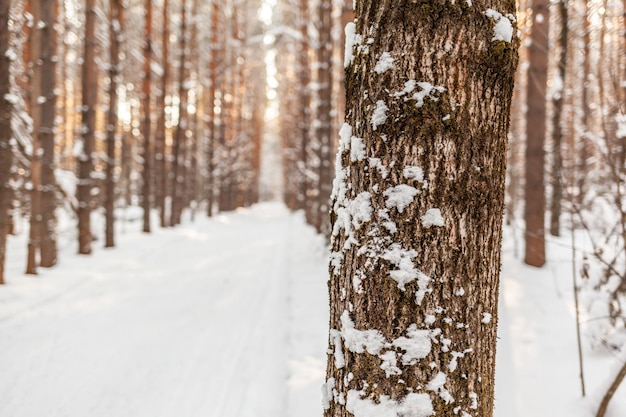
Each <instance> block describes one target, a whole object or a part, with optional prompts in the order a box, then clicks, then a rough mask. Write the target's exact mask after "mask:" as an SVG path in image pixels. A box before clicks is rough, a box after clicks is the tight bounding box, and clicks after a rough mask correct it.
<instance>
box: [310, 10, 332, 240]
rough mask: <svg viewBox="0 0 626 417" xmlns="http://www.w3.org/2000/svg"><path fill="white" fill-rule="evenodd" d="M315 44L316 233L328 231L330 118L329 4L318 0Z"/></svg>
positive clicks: (330, 23)
mask: <svg viewBox="0 0 626 417" xmlns="http://www.w3.org/2000/svg"><path fill="white" fill-rule="evenodd" d="M318 12H319V14H318V19H319V20H318V28H319V31H318V33H319V45H318V49H317V60H318V62H317V68H318V72H317V74H318V75H317V84H318V92H319V96H318V105H317V112H316V116H317V120H316V124H317V129H316V132H315V138H316V140H317V141H319V147H318V159H319V166H318V183H317V193H318V194H317V204H316V206H317V213H315V216H314V219H315V224H314V226H315V229H316V230H317V232H318V233H324V234H327V232H328V204H329V201H328V200H329V198H330V192H331V185H332V163H331V150H332V148H333V145H332V141H331V130H332V117H331V110H332V106H331V98H332V82H333V80H332V60H333V50H332V36H331V32H332V1H331V0H321V1H320V4H319V10H318Z"/></svg>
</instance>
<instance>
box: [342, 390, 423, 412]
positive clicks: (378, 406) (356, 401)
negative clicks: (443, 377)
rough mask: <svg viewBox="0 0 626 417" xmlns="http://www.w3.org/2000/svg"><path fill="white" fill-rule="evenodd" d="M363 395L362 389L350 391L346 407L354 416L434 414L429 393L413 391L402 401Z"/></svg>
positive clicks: (382, 396)
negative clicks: (364, 396) (363, 396)
mask: <svg viewBox="0 0 626 417" xmlns="http://www.w3.org/2000/svg"><path fill="white" fill-rule="evenodd" d="M362 395H363V392H362V391H357V390H350V391H348V398H347V401H346V408H347V410H348V411H349V412H350V413H352V414H353V415H354V417H429V416H432V415H433V414H434V411H433V404H432V401H431V399H430V396H429V395H428V394H417V393H411V394H409V395H407V396H406V397H404V398H403V399H402V400H401V401H400V402H398V401H395V400H392V399H390V398H389V397H388V396H386V395H381V396H380V399H379V402H378V403H376V402H374V401H373V400H372V399H370V398H362Z"/></svg>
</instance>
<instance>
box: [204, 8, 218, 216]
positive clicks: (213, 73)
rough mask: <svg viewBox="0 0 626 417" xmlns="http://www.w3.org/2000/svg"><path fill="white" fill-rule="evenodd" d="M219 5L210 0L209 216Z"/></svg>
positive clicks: (212, 199) (212, 191)
mask: <svg viewBox="0 0 626 417" xmlns="http://www.w3.org/2000/svg"><path fill="white" fill-rule="evenodd" d="M219 10H220V8H219V5H218V1H217V0H212V2H211V23H212V25H211V43H210V46H211V54H210V62H209V74H208V78H209V92H208V94H207V105H206V107H207V109H206V111H207V119H206V123H207V130H208V136H209V137H208V143H207V155H206V164H207V167H206V168H207V185H206V189H207V215H208V216H209V217H211V216H212V215H213V210H214V205H215V145H216V143H217V137H216V136H217V135H216V134H217V129H216V117H215V98H216V97H215V96H216V92H217V81H218V74H217V70H218V66H217V64H218V62H217V60H218V50H219V46H218V43H219V26H218V24H219Z"/></svg>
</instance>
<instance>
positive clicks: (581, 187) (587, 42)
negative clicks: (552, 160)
mask: <svg viewBox="0 0 626 417" xmlns="http://www.w3.org/2000/svg"><path fill="white" fill-rule="evenodd" d="M589 1H590V0H584V3H585V8H584V16H583V56H584V61H583V85H582V120H581V122H582V126H581V127H580V134H579V137H578V155H577V162H578V163H577V164H576V175H575V178H576V187H577V188H578V190H577V193H578V194H577V195H576V201H575V202H576V203H577V204H579V205H581V204H583V202H584V200H585V194H586V193H587V190H586V187H587V174H588V173H587V158H588V157H589V149H588V148H589V143H588V142H589V136H590V135H591V126H590V125H591V100H590V97H589V96H590V90H591V82H590V81H591V80H590V78H591V54H590V51H589V48H590V46H591V37H590V35H591V28H590V24H589V20H590V18H591V17H590V6H589Z"/></svg>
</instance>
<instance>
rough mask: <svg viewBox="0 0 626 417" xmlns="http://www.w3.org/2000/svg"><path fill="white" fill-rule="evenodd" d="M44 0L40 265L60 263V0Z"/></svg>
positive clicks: (40, 131) (42, 10) (42, 13)
mask: <svg viewBox="0 0 626 417" xmlns="http://www.w3.org/2000/svg"><path fill="white" fill-rule="evenodd" d="M39 1H40V2H41V20H42V22H43V24H44V25H45V27H44V28H43V29H42V35H43V37H42V42H41V56H40V59H41V63H42V64H41V99H40V100H39V101H41V102H42V104H41V125H40V127H39V144H40V145H41V150H42V158H41V186H42V188H41V215H42V224H41V246H40V256H41V259H40V262H41V263H40V265H41V266H42V267H44V268H48V267H51V266H53V265H55V264H56V262H57V241H56V237H57V231H56V228H57V218H56V208H57V197H56V191H57V184H56V178H55V176H54V170H55V165H56V163H55V135H54V133H55V119H56V110H57V108H56V107H57V106H56V105H57V89H56V61H57V60H56V59H55V57H56V53H57V50H56V48H57V31H56V29H55V24H56V16H57V12H58V3H57V0H39Z"/></svg>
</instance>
